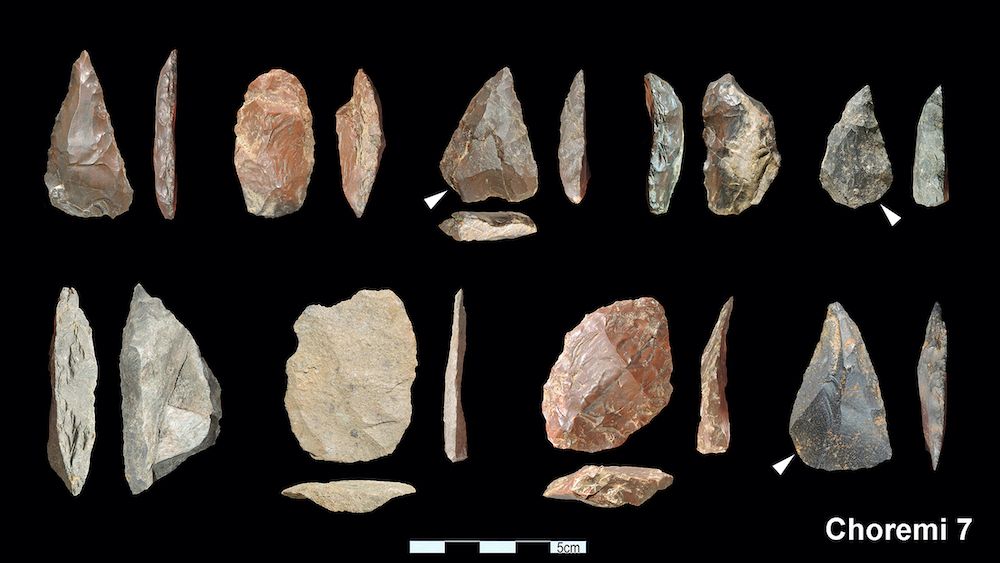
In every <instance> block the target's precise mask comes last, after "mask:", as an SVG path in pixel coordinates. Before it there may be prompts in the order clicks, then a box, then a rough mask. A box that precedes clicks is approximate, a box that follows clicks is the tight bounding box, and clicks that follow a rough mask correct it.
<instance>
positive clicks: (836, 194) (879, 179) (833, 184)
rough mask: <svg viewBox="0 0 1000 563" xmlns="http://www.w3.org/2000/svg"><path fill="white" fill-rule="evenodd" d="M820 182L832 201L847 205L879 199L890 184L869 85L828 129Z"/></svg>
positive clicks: (859, 204)
mask: <svg viewBox="0 0 1000 563" xmlns="http://www.w3.org/2000/svg"><path fill="white" fill-rule="evenodd" d="M819 181H820V183H822V185H823V189H824V190H826V191H827V193H829V194H830V197H831V198H833V201H835V202H837V203H839V204H841V205H846V206H847V207H850V208H858V207H861V206H862V205H865V204H866V203H874V202H876V201H878V200H879V199H881V198H882V196H883V195H885V192H886V191H888V190H889V186H891V185H892V165H891V164H890V163H889V154H888V153H887V152H886V150H885V141H884V140H883V139H882V131H881V130H880V129H879V127H878V121H877V120H876V119H875V104H874V103H873V102H872V92H871V89H870V88H869V87H868V86H865V87H864V88H862V89H861V90H860V91H859V92H858V93H857V94H855V95H854V97H853V98H851V100H850V101H849V102H847V107H845V108H844V113H843V114H842V115H841V117H840V121H839V122H838V123H837V124H836V125H834V126H833V130H832V131H830V136H829V137H827V140H826V154H825V155H823V164H822V166H821V168H820V173H819Z"/></svg>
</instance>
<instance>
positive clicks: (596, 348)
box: [542, 297, 673, 452]
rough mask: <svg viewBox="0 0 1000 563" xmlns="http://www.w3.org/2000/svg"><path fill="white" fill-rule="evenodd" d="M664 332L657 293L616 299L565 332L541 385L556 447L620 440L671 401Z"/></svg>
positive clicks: (588, 447)
mask: <svg viewBox="0 0 1000 563" xmlns="http://www.w3.org/2000/svg"><path fill="white" fill-rule="evenodd" d="M672 370H673V360H672V358H671V354H670V334H669V331H668V329H667V317H666V314H665V313H664V312H663V306H661V305H660V304H659V303H658V302H657V301H656V300H655V299H653V298H650V297H642V298H639V299H633V300H628V301H618V302H615V303H612V304H611V305H608V306H607V307H601V308H600V309H598V310H596V311H594V312H593V313H590V314H589V315H587V316H585V317H584V318H583V320H582V321H581V322H580V324H579V325H577V326H576V328H574V329H573V330H572V331H570V332H569V333H568V334H567V335H566V339H565V342H564V344H563V351H562V354H560V355H559V359H558V360H557V361H556V363H555V365H554V366H552V372H551V374H550V375H549V379H548V381H547V382H546V383H545V386H544V387H543V393H542V414H543V415H544V416H545V432H546V434H547V435H548V438H549V442H552V445H554V446H555V447H557V448H562V449H571V450H578V451H584V452H597V451H601V450H606V449H609V448H614V447H617V446H620V445H621V444H623V443H624V442H625V440H627V439H628V437H629V436H630V435H631V434H632V433H633V432H635V431H636V430H638V429H640V428H642V427H643V426H645V425H646V424H647V423H649V421H650V420H652V419H653V417H655V416H656V415H657V414H658V413H659V412H660V411H661V410H663V407H665V406H666V405H667V402H668V401H669V400H670V394H671V392H673V387H672V386H671V385H670V373H671V371H672Z"/></svg>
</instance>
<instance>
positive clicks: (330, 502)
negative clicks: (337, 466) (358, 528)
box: [281, 480, 417, 513]
mask: <svg viewBox="0 0 1000 563" xmlns="http://www.w3.org/2000/svg"><path fill="white" fill-rule="evenodd" d="M415 492H417V490H416V489H414V488H413V487H412V486H411V485H407V484H406V483H397V482H395V481H366V480H345V481H331V482H329V483H301V484H299V485H295V486H293V487H288V488H287V489H285V490H283V491H281V494H282V495H284V496H286V497H288V498H294V499H308V500H311V501H313V502H315V503H316V504H318V505H320V506H322V507H323V508H325V509H327V510H329V511H330V512H354V513H363V512H371V511H373V510H375V509H376V508H378V507H380V506H382V505H383V504H385V503H387V502H389V501H390V500H392V499H394V498H396V497H401V496H405V495H411V494H413V493H415Z"/></svg>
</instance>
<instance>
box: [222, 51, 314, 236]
mask: <svg viewBox="0 0 1000 563" xmlns="http://www.w3.org/2000/svg"><path fill="white" fill-rule="evenodd" d="M235 132H236V152H235V154H234V156H233V162H234V163H235V165H236V174H237V176H239V179H240V185H241V186H242V187H243V201H244V202H245V203H246V206H247V211H249V212H250V213H253V214H254V215H260V216H262V217H280V216H282V215H287V214H289V213H292V212H295V211H298V210H299V208H300V207H302V204H303V203H304V202H305V200H306V189H307V188H308V187H309V178H310V176H311V175H312V169H313V148H314V145H315V141H314V140H313V130H312V111H310V110H309V100H308V99H307V98H306V90H305V88H303V87H302V83H300V82H299V79H298V78H296V77H295V76H294V75H292V74H291V73H289V72H286V71H284V70H281V69H275V70H272V71H270V72H267V73H265V74H262V75H260V76H258V77H257V78H256V79H255V80H254V81H253V82H251V83H250V86H249V87H248V88H247V92H246V94H244V96H243V106H242V107H240V110H239V112H238V113H237V114H236V128H235Z"/></svg>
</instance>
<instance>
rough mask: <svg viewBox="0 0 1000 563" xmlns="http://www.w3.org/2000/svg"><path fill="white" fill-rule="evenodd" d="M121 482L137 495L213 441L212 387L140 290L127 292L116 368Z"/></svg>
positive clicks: (169, 320)
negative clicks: (129, 294)
mask: <svg viewBox="0 0 1000 563" xmlns="http://www.w3.org/2000/svg"><path fill="white" fill-rule="evenodd" d="M118 367H119V371H120V372H121V389H122V430H123V433H124V450H123V453H124V457H125V479H126V480H127V481H128V486H129V489H131V490H132V494H138V493H141V492H142V491H145V490H146V489H148V488H149V487H150V485H152V484H153V482H154V481H157V480H159V479H162V478H163V477H164V476H166V475H167V474H168V473H170V472H171V471H173V470H174V469H176V468H177V466H179V465H180V464H181V463H182V462H183V461H184V460H186V459H187V458H189V457H191V456H192V455H194V454H196V453H198V452H200V451H202V450H204V449H206V448H208V447H209V446H211V445H212V444H214V443H215V439H216V438H217V437H218V436H219V421H220V419H221V418H222V403H221V398H220V389H219V382H218V380H216V379H215V375H213V374H212V370H210V369H209V368H208V364H207V363H205V360H204V359H202V357H201V351H200V350H199V349H198V344H196V343H195V341H194V337H192V336H191V333H190V332H189V331H188V329H187V328H185V327H184V325H182V324H181V323H180V321H178V320H177V318H176V317H174V315H173V313H171V312H170V311H168V310H167V308H166V307H164V306H163V302H162V301H160V300H159V299H157V298H155V297H150V295H149V294H148V293H146V290H145V289H143V287H142V286H141V285H137V286H135V290H134V291H133V293H132V303H131V305H130V306H129V312H128V320H127V321H126V322H125V330H124V331H123V333H122V351H121V356H120V357H119V362H118Z"/></svg>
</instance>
